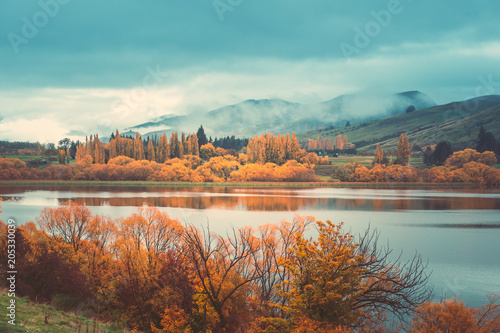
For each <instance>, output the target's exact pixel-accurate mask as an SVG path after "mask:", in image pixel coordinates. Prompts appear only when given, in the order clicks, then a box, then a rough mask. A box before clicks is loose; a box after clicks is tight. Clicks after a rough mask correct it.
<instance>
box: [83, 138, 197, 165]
mask: <svg viewBox="0 0 500 333" xmlns="http://www.w3.org/2000/svg"><path fill="white" fill-rule="evenodd" d="M85 141H86V142H85V145H83V144H79V145H78V147H77V151H76V157H75V159H76V162H77V163H79V162H81V161H83V159H85V158H86V156H89V157H90V158H91V160H92V163H95V164H105V163H108V161H109V160H111V159H113V158H115V157H117V156H127V157H130V158H133V159H135V160H148V161H156V162H158V163H164V162H165V161H166V160H168V159H171V158H182V157H183V156H184V155H195V156H199V155H200V152H199V146H198V138H197V135H196V134H188V135H187V136H186V134H185V133H184V132H183V133H181V137H180V139H179V134H178V133H177V132H173V133H172V135H171V137H170V141H168V139H167V135H166V134H163V135H162V136H160V138H159V140H158V142H157V143H154V142H153V140H149V139H148V140H146V141H144V140H143V139H142V138H141V136H140V135H139V133H137V134H136V138H135V140H132V139H129V138H125V137H122V136H120V133H119V132H118V131H116V134H115V135H114V138H112V139H111V140H110V141H109V143H108V144H103V143H102V142H101V141H100V139H99V136H98V135H95V136H92V135H91V136H90V139H89V138H86V140H85Z"/></svg>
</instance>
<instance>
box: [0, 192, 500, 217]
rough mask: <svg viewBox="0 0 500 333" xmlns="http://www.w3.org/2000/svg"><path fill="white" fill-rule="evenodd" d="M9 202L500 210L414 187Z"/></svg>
mask: <svg viewBox="0 0 500 333" xmlns="http://www.w3.org/2000/svg"><path fill="white" fill-rule="evenodd" d="M0 195H2V197H3V199H4V200H5V201H6V202H9V201H12V202H19V203H22V204H27V205H36V206H54V205H57V204H59V203H62V202H64V201H67V200H74V201H76V202H78V203H82V204H86V205H87V206H115V207H120V206H121V207H124V206H128V207H130V206H135V207H137V206H142V205H144V204H148V205H154V206H157V207H174V208H187V209H216V208H221V209H231V210H247V211H267V212H269V211H297V210H302V209H316V210H332V209H335V210H363V211H394V210H396V211H405V210H474V209H481V210H483V209H493V210H498V209H500V195H499V193H497V192H491V191H489V192H479V191H478V192H476V193H474V192H471V191H470V190H468V192H465V191H464V192H460V191H457V190H454V191H453V192H446V191H444V190H442V189H439V190H409V189H397V190H394V189H341V188H319V189H318V188H316V189H303V188H296V189H275V188H233V187H144V186H138V187H121V186H120V187H114V186H110V187H101V186H35V187H30V188H29V189H28V188H27V187H25V186H6V187H2V189H1V191H0Z"/></svg>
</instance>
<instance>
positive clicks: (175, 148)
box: [169, 132, 182, 158]
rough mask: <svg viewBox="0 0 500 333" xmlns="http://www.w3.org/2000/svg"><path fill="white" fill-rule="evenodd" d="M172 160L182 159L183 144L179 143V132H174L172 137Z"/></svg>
mask: <svg viewBox="0 0 500 333" xmlns="http://www.w3.org/2000/svg"><path fill="white" fill-rule="evenodd" d="M169 148H170V158H176V157H177V158H180V157H181V154H182V153H181V143H180V142H179V135H178V134H177V132H172V135H171V136H170V147H169Z"/></svg>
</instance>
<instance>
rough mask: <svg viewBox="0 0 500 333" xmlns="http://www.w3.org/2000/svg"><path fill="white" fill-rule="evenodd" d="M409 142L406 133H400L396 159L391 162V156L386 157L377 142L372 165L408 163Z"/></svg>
mask: <svg viewBox="0 0 500 333" xmlns="http://www.w3.org/2000/svg"><path fill="white" fill-rule="evenodd" d="M410 153H411V150H410V143H409V141H408V136H407V135H406V134H401V135H400V136H399V141H398V149H397V151H396V156H397V157H396V160H395V161H394V162H393V161H392V157H391V158H390V159H387V156H386V154H385V153H384V151H383V150H382V148H381V147H380V144H377V147H376V149H375V159H374V160H373V165H377V164H379V165H392V164H399V165H403V166H404V165H408V164H409V163H410Z"/></svg>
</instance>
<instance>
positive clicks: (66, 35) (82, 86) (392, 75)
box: [0, 0, 500, 142]
mask: <svg viewBox="0 0 500 333" xmlns="http://www.w3.org/2000/svg"><path fill="white" fill-rule="evenodd" d="M2 7H3V8H2V11H1V12H0V36H1V42H0V116H1V117H2V118H3V119H2V120H1V121H0V140H5V139H8V140H23V141H26V140H29V141H36V140H39V141H41V142H56V141H57V140H59V139H61V138H63V137H71V138H73V139H78V138H81V136H82V135H83V136H84V135H85V134H91V133H96V132H97V133H100V134H109V133H110V132H111V131H112V130H113V129H115V128H118V129H120V130H123V129H125V128H127V127H129V126H133V125H136V124H139V123H142V122H146V121H148V120H151V119H154V118H156V117H159V116H161V115H165V114H187V113H195V112H206V111H208V110H211V109H214V108H217V107H221V106H224V105H228V104H235V103H238V102H241V101H243V100H246V99H252V98H253V99H262V98H282V99H285V100H289V101H293V102H301V103H315V102H320V101H323V100H328V99H331V98H334V97H336V96H338V95H341V94H346V93H356V92H366V91H370V92H372V93H373V92H375V93H393V92H401V91H407V90H420V91H422V92H424V93H426V94H428V95H429V96H431V97H432V98H433V99H434V100H436V102H438V103H447V102H450V101H453V100H464V99H467V98H471V97H475V96H477V95H486V94H491V93H496V94H500V40H499V36H500V24H499V23H498V13H500V2H499V1H495V0H491V1H485V0H484V1H483V0H478V1H465V0H458V1H453V2H451V1H450V2H445V1H428V0H422V1H419V0H401V1H397V0H383V1H379V0H370V1H364V0H363V1H350V2H348V1H340V0H311V1H298V0H274V1H265V0H216V1H213V0H191V1H186V0H149V1H129V0H106V1H102V0H101V1H95V0H40V1H34V0H23V1H19V0H3V1H2ZM195 130H196V129H195V128H194V129H193V131H195Z"/></svg>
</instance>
